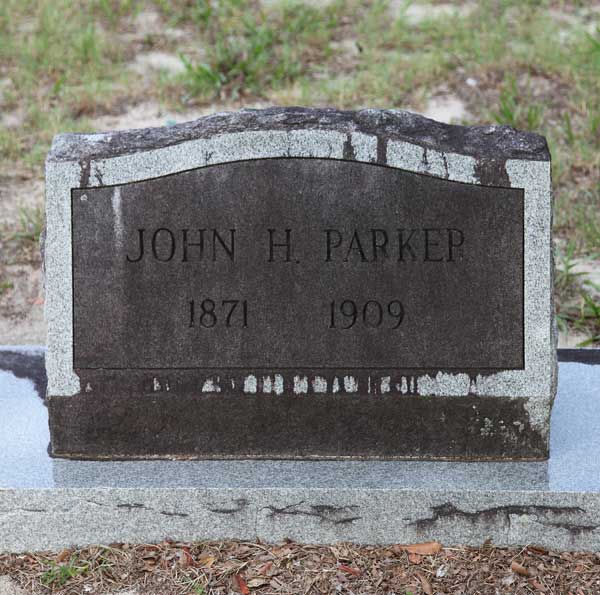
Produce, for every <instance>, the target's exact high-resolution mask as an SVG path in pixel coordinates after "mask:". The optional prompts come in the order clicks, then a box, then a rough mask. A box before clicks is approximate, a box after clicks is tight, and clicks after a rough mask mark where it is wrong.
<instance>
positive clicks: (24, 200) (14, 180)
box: [0, 177, 44, 234]
mask: <svg viewBox="0 0 600 595" xmlns="http://www.w3.org/2000/svg"><path fill="white" fill-rule="evenodd" d="M43 206H44V183H43V182H42V181H41V180H36V179H30V178H19V177H10V178H0V232H3V234H7V233H10V232H11V231H15V230H16V229H17V228H18V226H19V219H20V216H21V214H22V211H23V209H36V208H42V207H43Z"/></svg>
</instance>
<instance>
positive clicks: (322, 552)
mask: <svg viewBox="0 0 600 595" xmlns="http://www.w3.org/2000/svg"><path fill="white" fill-rule="evenodd" d="M438 550H439V551H438ZM418 552H422V553H418ZM2 574H8V575H9V576H11V577H12V578H13V579H14V580H15V582H17V583H19V584H20V585H21V586H22V587H23V588H24V589H26V590H27V592H31V593H54V594H57V595H58V594H60V595H66V594H75V593H77V594H80V593H89V594H92V595H94V594H108V593H119V592H121V593H123V592H125V591H126V590H127V592H129V591H133V592H134V593H139V594H144V595H153V594H160V595H176V594H177V595H183V594H188V593H190V594H194V593H195V594H205V595H209V594H214V595H217V594H219V595H225V594H227V593H232V592H233V593H243V594H246V595H247V594H249V593H257V594H261V595H267V594H273V595H275V594H284V593H285V594H292V593H294V594H296V593H298V594H304V595H311V594H318V593H349V594H352V593H354V594H367V593H396V594H397V595H409V594H412V595H417V594H420V593H425V594H428V593H429V594H431V593H448V594H453V595H461V594H467V593H473V594H479V595H486V594H490V595H491V594H494V595H496V594H497V593H517V594H520V593H547V594H557V595H558V594H565V595H566V594H573V595H587V594H597V593H599V592H600V554H590V553H572V554H571V553H558V552H552V551H547V550H544V549H541V548H538V547H533V546H530V547H525V548H522V549H505V548H497V547H493V546H491V545H490V546H484V547H482V548H464V547H460V548H441V549H440V547H439V544H436V543H435V542H433V543H429V544H425V545H424V546H423V547H420V548H411V547H409V548H408V551H407V550H406V549H405V548H404V547H402V546H388V547H377V546H357V545H352V544H338V545H335V546H315V545H300V544H296V543H292V542H284V543H279V544H263V543H260V542H256V543H247V542H241V541H225V542H200V543H177V542H163V543H160V544H157V545H128V544H122V545H113V546H111V547H100V546H93V547H88V548H84V549H79V550H64V551H62V552H59V553H57V552H54V553H51V552H48V553H37V554H21V555H0V575H2Z"/></svg>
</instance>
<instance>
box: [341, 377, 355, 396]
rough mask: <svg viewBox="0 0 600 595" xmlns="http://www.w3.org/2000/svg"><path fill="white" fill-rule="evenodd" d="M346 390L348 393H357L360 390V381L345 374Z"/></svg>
mask: <svg viewBox="0 0 600 595" xmlns="http://www.w3.org/2000/svg"><path fill="white" fill-rule="evenodd" d="M344 390H345V391H346V392H347V393H355V392H357V391H358V382H357V381H356V378H354V376H344Z"/></svg>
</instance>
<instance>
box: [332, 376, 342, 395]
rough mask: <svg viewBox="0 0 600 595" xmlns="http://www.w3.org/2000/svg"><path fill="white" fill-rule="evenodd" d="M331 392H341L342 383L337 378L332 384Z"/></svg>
mask: <svg viewBox="0 0 600 595" xmlns="http://www.w3.org/2000/svg"><path fill="white" fill-rule="evenodd" d="M331 392H332V393H337V392H340V381H339V380H338V379H337V376H336V377H335V378H334V379H333V382H332V384H331Z"/></svg>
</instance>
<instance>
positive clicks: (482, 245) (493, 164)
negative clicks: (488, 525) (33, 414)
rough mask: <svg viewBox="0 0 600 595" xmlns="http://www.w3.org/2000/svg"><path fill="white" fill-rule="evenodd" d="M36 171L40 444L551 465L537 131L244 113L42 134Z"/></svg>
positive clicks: (386, 118) (544, 218)
mask: <svg viewBox="0 0 600 595" xmlns="http://www.w3.org/2000/svg"><path fill="white" fill-rule="evenodd" d="M46 178H47V235H46V242H45V267H46V291H47V300H46V315H47V320H48V354H47V364H46V366H47V372H48V405H49V413H50V430H51V439H52V453H53V454H54V455H56V456H66V457H74V458H136V457H184V458H185V457H197V458H207V457H232V458H238V457H240V458H244V457H255V458H256V457H258V458H343V457H380V458H395V457H401V458H442V459H445V458H448V459H506V458H508V459H540V458H544V457H546V456H547V452H548V428H549V416H550V409H551V405H552V401H553V398H554V394H555V387H556V355H555V347H556V345H555V333H554V327H553V313H554V312H553V302H552V256H551V219H552V204H551V184H550V156H549V153H548V148H547V145H546V142H545V140H544V139H543V138H542V137H540V136H537V135H535V134H531V133H524V132H519V131H516V130H513V129H511V128H508V127H500V126H485V127H459V126H449V125H444V124H439V123H436V122H433V121H431V120H427V119H425V118H423V117H420V116H416V115H413V114H410V113H408V112H399V111H378V110H363V111H359V112H342V111H336V110H311V109H300V108H289V109H268V110H258V111H252V110H247V111H241V112H239V113H232V114H216V115H214V116H210V117H207V118H203V119H200V120H197V121H195V122H191V123H188V124H182V125H177V126H171V127H167V128H158V129H145V130H133V131H125V132H107V133H101V134H91V135H89V134H88V135H85V134H65V135H59V136H57V137H56V138H55V140H54V143H53V146H52V150H51V152H50V155H49V157H48V161H47V170H46Z"/></svg>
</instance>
